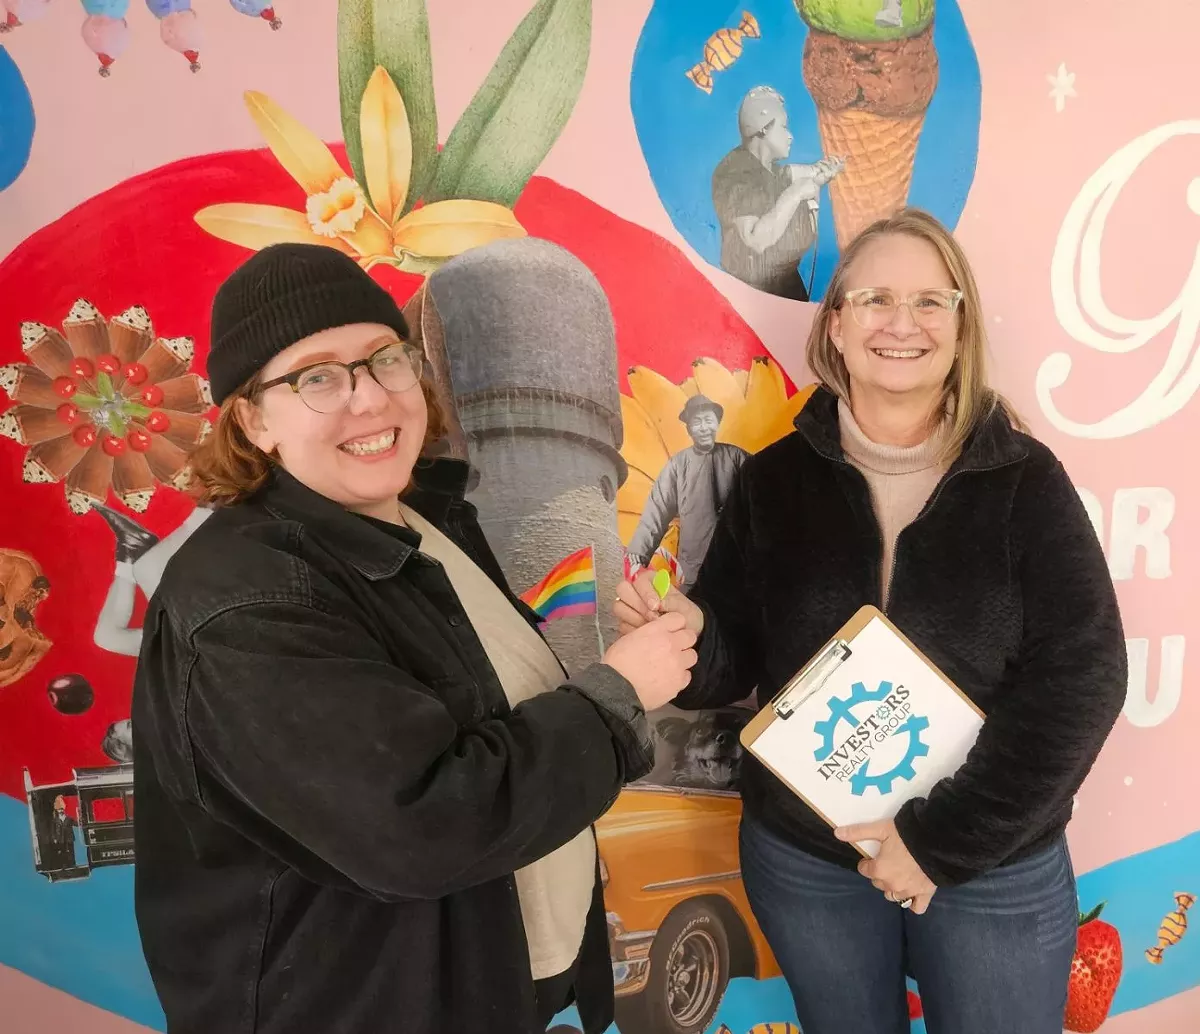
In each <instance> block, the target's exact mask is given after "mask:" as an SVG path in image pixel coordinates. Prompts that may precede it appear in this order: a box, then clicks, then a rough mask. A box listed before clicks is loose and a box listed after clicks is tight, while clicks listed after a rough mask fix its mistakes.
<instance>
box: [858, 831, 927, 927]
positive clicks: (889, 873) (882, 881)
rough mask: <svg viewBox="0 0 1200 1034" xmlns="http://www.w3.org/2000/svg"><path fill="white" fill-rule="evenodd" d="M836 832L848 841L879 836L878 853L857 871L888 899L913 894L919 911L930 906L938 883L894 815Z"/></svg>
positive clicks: (900, 898) (898, 899)
mask: <svg viewBox="0 0 1200 1034" xmlns="http://www.w3.org/2000/svg"><path fill="white" fill-rule="evenodd" d="M834 835H835V836H836V837H837V838H838V839H839V840H844V841H846V842H848V843H855V842H859V841H863V840H878V841H879V853H878V854H877V855H876V856H875V857H874V858H866V859H864V860H863V861H861V862H859V863H858V871H859V872H860V873H862V874H863V875H864V876H865V877H866V878H867V879H869V880H870V881H871V883H873V884H874V885H875V886H876V887H877V888H879V889H880V890H882V891H883V892H884V895H885V896H886V897H887V899H888V900H889V901H895V902H901V901H904V900H906V899H908V898H912V905H911V906H910V907H911V908H912V910H913V912H915V913H916V914H917V915H920V914H921V913H922V912H924V911H925V910H926V909H927V908H928V907H929V902H930V899H931V898H932V897H933V895H934V894H935V893H936V892H937V886H936V884H934V882H933V881H932V880H931V879H930V878H929V877H928V876H926V875H925V873H924V871H923V870H922V869H921V867H920V866H919V865H918V864H917V863H916V861H915V860H914V859H913V856H912V855H910V854H909V853H908V848H907V847H905V846H904V841H903V840H901V839H900V834H899V833H897V832H896V824H895V823H894V822H892V821H891V819H888V820H887V821H886V822H863V823H860V824H859V825H856V826H843V827H841V828H840V829H836V830H834Z"/></svg>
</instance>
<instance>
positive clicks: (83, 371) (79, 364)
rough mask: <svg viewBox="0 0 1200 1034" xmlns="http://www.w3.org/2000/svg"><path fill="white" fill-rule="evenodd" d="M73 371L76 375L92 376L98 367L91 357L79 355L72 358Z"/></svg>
mask: <svg viewBox="0 0 1200 1034" xmlns="http://www.w3.org/2000/svg"><path fill="white" fill-rule="evenodd" d="M71 372H72V373H73V374H74V375H75V376H76V377H91V376H93V375H94V374H95V372H96V368H95V367H94V366H93V365H92V361H91V360H90V359H85V358H84V357H83V356H79V357H77V358H75V359H72V360H71Z"/></svg>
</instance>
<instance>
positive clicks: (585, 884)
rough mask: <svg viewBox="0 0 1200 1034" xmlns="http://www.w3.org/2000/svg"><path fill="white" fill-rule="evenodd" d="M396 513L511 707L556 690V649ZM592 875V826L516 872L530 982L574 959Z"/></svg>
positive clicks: (438, 542)
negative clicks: (444, 581)
mask: <svg viewBox="0 0 1200 1034" xmlns="http://www.w3.org/2000/svg"><path fill="white" fill-rule="evenodd" d="M400 511H401V513H402V515H403V517H404V520H405V522H406V523H407V524H408V526H409V527H410V528H412V530H413V531H415V532H417V533H418V534H419V535H420V536H421V552H422V553H424V554H426V555H427V556H430V557H433V558H434V559H435V560H437V561H438V562H439V563H440V564H441V565H442V567H443V568H445V571H446V576H447V577H448V578H449V579H450V584H451V586H453V588H454V591H455V593H456V594H457V595H458V598H459V600H460V601H461V603H462V605H463V609H464V610H465V611H466V612H467V618H468V620H469V621H470V622H471V627H472V628H474V629H475V634H476V635H478V636H479V641H480V642H481V643H482V644H483V649H484V651H485V652H486V653H487V655H488V660H489V661H491V664H492V667H493V668H494V669H495V671H496V675H497V677H498V678H499V679H500V685H501V686H502V687H503V688H504V695H505V696H506V697H507V698H508V702H509V705H510V706H511V707H516V706H517V705H518V704H520V703H521V702H522V701H524V700H529V699H530V698H532V697H535V696H537V695H538V694H539V693H549V692H551V691H553V690H555V689H557V688H558V687H559V686H560V685H562V683H563V681H564V680H565V676H564V674H563V670H562V667H561V666H560V664H559V662H558V659H557V658H556V657H555V656H554V652H553V651H552V650H551V649H550V647H549V646H547V645H546V643H545V642H544V641H543V640H542V638H541V636H539V635H538V634H537V632H535V631H534V630H533V629H532V628H531V627H530V626H529V625H528V623H526V621H525V619H524V618H523V617H521V615H520V614H519V613H518V612H517V610H516V608H514V607H513V605H512V604H511V603H510V602H509V601H508V599H507V598H506V597H505V595H504V593H502V592H501V591H500V589H499V588H497V586H496V584H495V583H494V582H493V581H492V580H491V579H490V578H489V577H488V576H487V575H486V574H485V573H484V572H483V571H482V570H480V568H479V566H478V565H477V564H476V563H475V562H474V561H473V560H472V559H471V558H470V557H468V556H467V555H466V554H465V553H464V552H463V551H462V550H461V549H459V548H458V547H457V546H456V545H455V544H454V543H453V542H451V541H450V539H449V538H447V537H446V536H445V535H444V534H443V533H442V532H441V531H439V530H438V529H437V528H436V527H435V526H434V525H432V524H430V523H429V522H428V521H427V520H425V519H424V518H423V517H422V516H421V515H420V514H418V513H416V512H415V511H414V510H412V509H411V508H410V507H407V506H405V505H403V504H401V506H400ZM595 874H596V839H595V836H594V835H593V833H592V831H591V830H590V829H585V830H584V831H583V832H582V833H580V834H579V835H578V836H577V837H575V839H574V840H571V841H569V842H568V843H566V844H564V845H563V846H562V847H560V848H559V849H558V850H557V851H553V852H551V853H550V854H548V855H546V857H545V858H542V859H539V860H538V861H536V862H534V863H533V864H532V865H529V866H526V867H525V868H524V869H520V870H518V871H517V873H516V879H517V894H518V896H519V898H520V901H521V917H522V919H523V920H524V924H525V936H526V939H527V940H528V941H529V958H530V962H531V963H532V969H533V978H534V980H542V979H544V978H546V977H552V976H557V975H558V974H559V973H562V972H565V971H566V970H567V969H569V968H570V966H571V964H572V963H573V962H574V961H575V958H576V956H577V955H578V954H579V948H580V946H581V945H582V944H583V930H584V926H585V924H586V922H587V915H588V911H589V909H590V908H591V904H592V892H593V889H594V887H595Z"/></svg>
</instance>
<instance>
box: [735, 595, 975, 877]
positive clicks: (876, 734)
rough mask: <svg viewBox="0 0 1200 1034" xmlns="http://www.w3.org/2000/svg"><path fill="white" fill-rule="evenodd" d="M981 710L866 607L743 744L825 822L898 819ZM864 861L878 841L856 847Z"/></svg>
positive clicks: (962, 753) (966, 737)
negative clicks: (906, 804)
mask: <svg viewBox="0 0 1200 1034" xmlns="http://www.w3.org/2000/svg"><path fill="white" fill-rule="evenodd" d="M984 717H985V715H984V713H983V711H981V710H980V709H979V708H978V707H977V706H976V705H975V704H974V703H973V702H972V701H971V699H970V698H969V697H967V695H966V694H965V693H963V691H962V690H961V689H959V688H958V686H956V685H955V684H954V683H953V682H952V681H951V680H950V679H949V678H947V677H946V675H945V674H944V673H943V672H942V671H941V670H939V669H938V667H937V666H936V665H935V664H934V663H933V662H932V661H930V660H929V658H928V657H926V656H925V654H924V653H922V652H921V651H920V650H919V649H918V648H917V647H916V646H915V645H914V644H913V643H912V641H911V640H909V639H908V637H907V636H905V635H904V633H903V632H901V631H900V629H899V628H897V627H896V626H895V625H894V624H892V622H891V621H890V620H888V618H887V617H886V616H885V615H884V614H883V612H882V611H880V610H879V609H878V608H877V607H873V606H869V605H868V606H864V607H862V608H860V609H859V610H858V612H857V613H855V615H854V616H853V617H852V618H851V619H850V620H849V621H847V622H846V623H845V624H844V625H842V627H841V628H839V629H838V630H837V631H836V632H835V633H834V634H833V636H832V637H831V638H830V639H829V641H828V642H826V644H825V645H824V646H823V647H822V648H821V649H820V650H819V651H817V653H816V654H815V655H814V656H813V657H812V658H811V659H810V660H809V662H808V663H807V664H805V665H804V667H802V668H801V669H800V670H799V671H798V672H797V673H796V674H795V675H793V676H792V678H790V679H789V680H788V681H787V682H786V683H785V684H784V686H783V688H782V689H780V690H779V692H778V693H776V694H775V696H774V697H773V698H772V699H771V701H770V703H768V704H767V706H766V707H764V708H763V709H762V710H761V711H760V712H759V713H758V714H757V715H756V716H755V717H754V718H753V719H751V721H750V722H749V723H748V724H747V725H746V726H745V727H744V728H743V729H742V732H741V737H740V738H741V743H742V746H743V747H744V748H745V749H746V750H747V751H748V752H749V753H751V754H753V755H754V757H755V758H757V759H758V761H759V762H760V763H761V764H762V765H763V766H765V767H766V768H767V769H768V770H769V771H770V772H771V773H772V774H773V775H774V776H775V777H776V778H777V779H779V780H780V781H781V782H782V783H783V784H784V785H785V786H787V787H788V788H789V789H790V790H791V791H792V792H793V793H794V794H795V795H796V796H797V797H799V798H800V799H801V800H802V801H804V803H805V804H807V805H808V806H809V807H810V808H812V810H813V811H814V812H816V814H817V815H819V816H820V817H821V818H822V819H823V820H824V821H825V822H827V823H829V825H830V827H832V828H836V827H839V826H846V825H851V824H854V823H860V822H876V821H881V820H884V819H890V818H892V817H894V816H895V814H896V812H898V811H899V810H900V807H901V806H902V805H903V804H904V803H905V802H906V801H908V800H910V799H911V798H913V797H920V796H924V795H925V794H926V793H928V792H929V790H930V789H932V787H933V785H934V784H936V783H937V782H939V781H940V780H941V779H944V778H946V777H948V776H951V775H953V774H954V772H955V771H957V769H958V768H959V766H960V765H961V764H962V763H963V761H965V760H966V757H967V754H968V753H969V751H970V749H971V747H972V746H973V745H974V743H975V739H976V738H977V736H978V735H979V730H980V728H981V727H982V726H983V720H984ZM854 847H855V848H856V849H857V850H858V852H859V853H860V854H861V855H863V856H864V857H866V858H872V857H874V856H875V855H876V854H877V853H878V851H879V843H878V841H863V842H861V843H856V844H854Z"/></svg>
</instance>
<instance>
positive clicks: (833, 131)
mask: <svg viewBox="0 0 1200 1034" xmlns="http://www.w3.org/2000/svg"><path fill="white" fill-rule="evenodd" d="M817 123H818V125H819V127H820V130H821V143H822V145H823V148H824V151H825V153H826V154H836V155H840V156H841V157H843V158H845V159H846V167H845V168H844V169H843V170H842V171H841V173H840V174H839V175H837V176H835V177H834V178H833V180H832V181H831V182H830V184H829V196H830V199H831V200H832V202H833V223H834V227H835V228H836V229H837V239H838V247H839V248H840V249H844V248H845V247H846V245H847V244H849V243H850V242H851V241H852V240H853V239H854V238H855V237H856V236H857V235H858V234H859V233H860V232H861V231H862V230H865V229H866V228H867V227H868V226H869V225H870V224H871V223H873V222H874V221H875V220H876V219H881V218H883V217H885V216H889V215H892V214H893V213H895V212H898V211H899V210H900V209H901V208H903V207H904V206H905V204H906V203H907V202H908V188H909V185H910V184H911V183H912V172H913V161H914V159H915V158H916V155H917V143H918V142H919V141H920V139H921V129H922V127H923V126H924V125H925V112H923V111H922V112H921V113H920V114H919V115H913V116H909V117H907V118H898V117H891V116H883V115H874V114H872V113H870V112H867V111H859V110H855V109H854V108H846V109H843V110H842V111H828V110H826V109H824V108H818V109H817Z"/></svg>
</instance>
